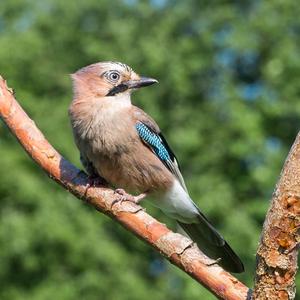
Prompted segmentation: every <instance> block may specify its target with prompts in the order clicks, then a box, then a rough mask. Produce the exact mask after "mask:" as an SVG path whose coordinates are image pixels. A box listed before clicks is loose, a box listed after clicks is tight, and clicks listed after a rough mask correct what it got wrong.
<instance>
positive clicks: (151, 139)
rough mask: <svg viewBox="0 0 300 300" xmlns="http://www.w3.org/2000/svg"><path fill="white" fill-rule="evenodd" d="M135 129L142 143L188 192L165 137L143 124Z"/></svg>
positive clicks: (138, 124)
mask: <svg viewBox="0 0 300 300" xmlns="http://www.w3.org/2000/svg"><path fill="white" fill-rule="evenodd" d="M135 127H136V130H137V132H138V134H139V136H140V138H141V139H142V141H143V142H144V143H145V144H147V145H148V146H149V147H150V148H151V149H152V151H153V152H154V153H155V154H156V155H157V157H158V158H159V159H160V160H161V161H162V162H163V164H164V165H165V166H166V167H167V168H168V169H169V170H170V171H171V173H173V174H174V175H175V177H176V178H177V179H178V180H179V182H180V184H181V185H182V187H183V188H184V189H185V190H186V191H187V188H186V186H185V183H184V180H183V178H182V175H181V173H180V169H179V166H178V163H177V159H176V157H175V155H174V153H173V151H172V150H171V148H170V146H169V145H168V143H167V141H166V139H165V138H164V137H163V135H162V134H161V133H156V132H154V131H153V130H151V128H150V127H148V126H147V125H146V124H144V123H142V122H138V123H136V124H135Z"/></svg>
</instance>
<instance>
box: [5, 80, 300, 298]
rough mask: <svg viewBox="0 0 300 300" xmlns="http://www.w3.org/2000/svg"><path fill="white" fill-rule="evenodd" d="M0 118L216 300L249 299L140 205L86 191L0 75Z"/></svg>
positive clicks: (55, 170) (53, 174)
mask: <svg viewBox="0 0 300 300" xmlns="http://www.w3.org/2000/svg"><path fill="white" fill-rule="evenodd" d="M0 117H1V118H2V119H3V121H4V122H5V123H6V124H7V126H8V127H9V129H10V130H11V132H12V134H14V135H15V136H16V137H17V139H18V141H19V142H20V144H21V145H22V146H23V148H24V149H25V150H26V151H27V153H28V154H29V156H30V157H31V158H32V159H33V160H34V161H35V162H36V163H37V164H38V165H39V166H40V167H41V168H42V169H43V170H44V171H45V172H46V173H47V174H48V176H49V177H50V178H52V179H53V180H55V181H56V182H57V183H59V184H60V185H61V186H63V187H64V188H65V189H67V190H68V191H69V192H70V193H72V194H73V195H75V196H76V197H77V198H79V199H81V200H83V201H85V202H87V203H89V204H90V205H92V206H93V207H94V208H95V209H97V210H98V211H100V212H102V213H104V214H106V215H108V216H110V217H111V218H112V219H113V220H114V221H117V222H118V223H120V224H121V225H122V226H124V227H125V228H126V229H127V230H129V231H130V232H132V233H134V234H135V235H136V236H137V237H139V238H140V239H141V240H143V241H144V242H146V243H147V244H149V245H150V246H152V247H153V248H154V249H155V250H156V251H158V252H160V253H161V254H162V255H164V256H165V257H166V258H167V259H168V260H169V261H170V262H171V263H172V264H174V265H176V266H177V267H179V268H180V269H182V270H183V271H184V272H186V273H187V274H189V275H190V276H191V277H192V278H194V279H195V280H196V281H198V282H199V283H200V284H202V285H203V286H204V287H206V288H207V289H208V290H209V291H211V292H212V293H213V294H214V295H215V296H217V297H218V298H220V299H228V300H240V299H243V300H245V299H249V298H250V290H249V289H248V288H247V287H246V286H245V285H244V284H243V283H241V282H240V281H239V280H238V279H236V278H235V277H233V276H232V275H231V274H229V273H227V272H226V271H224V270H223V269H222V268H221V267H220V266H218V265H216V264H213V261H212V260H211V259H209V258H207V257H206V256H205V255H204V254H202V252H200V251H199V249H198V248H197V246H196V245H195V244H194V243H193V242H192V241H191V240H190V239H188V238H186V237H184V236H182V235H180V234H178V233H173V232H172V231H170V230H169V229H168V228H167V227H166V226H165V225H164V224H162V223H159V222H158V221H156V220H155V219H154V218H152V217H151V216H150V215H148V214H147V213H146V212H145V211H144V210H143V209H142V208H141V207H140V206H138V205H136V204H134V203H131V202H128V201H123V202H120V201H118V200H119V199H118V197H119V196H117V195H116V194H115V193H114V191H113V190H111V189H108V188H106V187H90V188H88V189H87V185H88V178H87V176H86V175H85V174H84V173H83V172H82V171H80V170H78V169H77V168H75V167H74V166H73V165H72V164H71V163H69V162H68V161H67V160H66V159H64V158H63V157H62V156H61V155H60V154H59V153H58V152H57V151H56V150H55V149H54V148H53V147H52V146H51V145H50V144H49V143H48V141H47V140H46V139H45V137H44V136H43V134H42V133H41V132H40V131H39V130H38V128H37V127H36V126H35V124H34V122H33V121H32V120H31V119H30V118H29V117H28V116H27V114H26V113H25V112H24V111H23V109H22V108H21V106H20V105H19V104H18V102H17V101H16V99H15V98H14V95H13V91H12V89H10V88H8V87H7V85H6V82H5V80H4V79H2V77H1V76H0ZM298 169H299V170H300V168H298ZM299 180H300V176H299ZM298 195H299V194H298Z"/></svg>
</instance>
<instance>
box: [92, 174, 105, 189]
mask: <svg viewBox="0 0 300 300" xmlns="http://www.w3.org/2000/svg"><path fill="white" fill-rule="evenodd" d="M87 185H88V188H90V187H96V186H100V185H108V183H107V181H106V180H105V179H104V178H103V177H101V176H95V175H89V176H88V184H87Z"/></svg>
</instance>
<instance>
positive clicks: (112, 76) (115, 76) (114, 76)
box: [106, 71, 120, 82]
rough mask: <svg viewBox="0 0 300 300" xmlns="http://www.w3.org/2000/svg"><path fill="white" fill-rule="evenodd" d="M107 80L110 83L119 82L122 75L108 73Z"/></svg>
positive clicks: (113, 72) (114, 72)
mask: <svg viewBox="0 0 300 300" xmlns="http://www.w3.org/2000/svg"><path fill="white" fill-rule="evenodd" d="M106 78H107V79H108V80H109V81H112V82H117V81H118V80H119V79H120V74H119V73H118V72H116V71H112V72H108V73H107V74H106Z"/></svg>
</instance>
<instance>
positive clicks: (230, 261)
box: [219, 242, 245, 273]
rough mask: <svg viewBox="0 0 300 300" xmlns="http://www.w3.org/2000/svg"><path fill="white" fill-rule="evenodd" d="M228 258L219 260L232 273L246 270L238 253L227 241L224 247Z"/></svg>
mask: <svg viewBox="0 0 300 300" xmlns="http://www.w3.org/2000/svg"><path fill="white" fill-rule="evenodd" d="M222 248H223V251H224V254H225V253H226V254H225V256H226V258H224V260H223V261H222V259H221V260H220V262H219V265H220V266H221V267H222V268H224V269H225V270H226V271H228V272H230V273H243V272H245V267H244V264H243V262H242V261H241V259H240V258H239V257H238V256H237V254H236V253H235V252H234V251H233V250H232V249H231V247H230V246H229V245H228V243H227V242H225V245H224V246H223V247H222Z"/></svg>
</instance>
